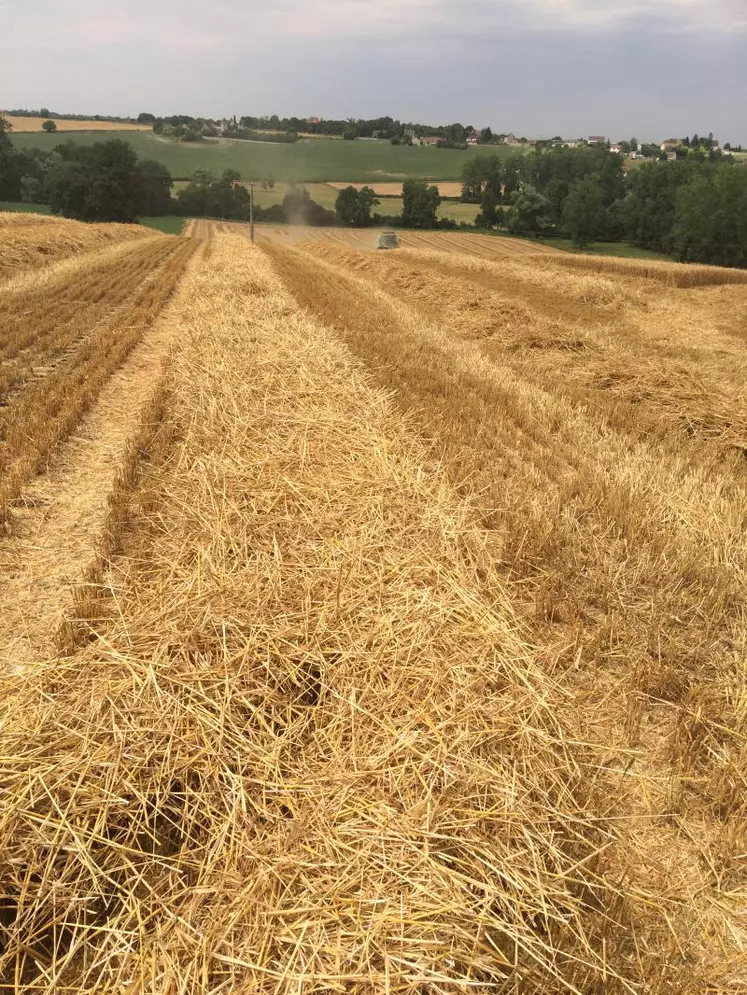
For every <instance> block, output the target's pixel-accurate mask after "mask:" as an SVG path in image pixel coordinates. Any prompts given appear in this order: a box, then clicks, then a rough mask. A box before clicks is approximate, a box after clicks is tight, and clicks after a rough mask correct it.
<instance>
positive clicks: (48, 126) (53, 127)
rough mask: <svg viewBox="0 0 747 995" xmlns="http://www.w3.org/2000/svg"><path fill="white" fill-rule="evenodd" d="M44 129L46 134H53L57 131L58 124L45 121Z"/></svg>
mask: <svg viewBox="0 0 747 995" xmlns="http://www.w3.org/2000/svg"><path fill="white" fill-rule="evenodd" d="M42 128H43V129H44V131H46V132H47V133H48V134H51V132H53V131H57V125H56V124H55V123H54V121H45V122H44V123H43V124H42Z"/></svg>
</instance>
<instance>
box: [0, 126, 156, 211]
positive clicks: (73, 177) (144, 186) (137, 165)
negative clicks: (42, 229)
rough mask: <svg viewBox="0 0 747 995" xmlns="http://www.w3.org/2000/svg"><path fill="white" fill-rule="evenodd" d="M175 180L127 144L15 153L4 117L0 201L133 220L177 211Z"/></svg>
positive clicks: (66, 146) (65, 145)
mask: <svg viewBox="0 0 747 995" xmlns="http://www.w3.org/2000/svg"><path fill="white" fill-rule="evenodd" d="M172 186H173V180H172V178H171V175H170V173H169V171H168V169H166V167H165V166H164V165H162V164H161V163H160V162H156V161H155V160H152V159H142V160H141V159H138V157H137V155H136V154H135V150H134V149H133V148H132V146H131V145H130V144H129V143H128V142H124V141H122V140H121V139H116V138H115V139H111V140H110V141H106V142H96V143H94V144H93V145H78V144H76V143H75V142H72V141H70V142H65V143H61V144H59V145H57V146H56V147H55V149H54V151H53V152H46V151H42V150H40V149H29V150H25V149H16V148H15V146H14V145H13V143H12V142H11V140H10V126H9V124H8V122H7V121H6V119H5V118H3V117H0V200H5V201H23V202H25V203H29V204H48V205H49V206H50V208H51V209H52V211H53V212H54V213H56V214H62V215H64V216H65V217H68V218H76V219H78V220H79V221H119V222H131V221H135V220H136V219H137V218H139V217H142V216H158V215H163V214H169V213H172V209H173V206H174V204H173V200H172V197H171V189H172Z"/></svg>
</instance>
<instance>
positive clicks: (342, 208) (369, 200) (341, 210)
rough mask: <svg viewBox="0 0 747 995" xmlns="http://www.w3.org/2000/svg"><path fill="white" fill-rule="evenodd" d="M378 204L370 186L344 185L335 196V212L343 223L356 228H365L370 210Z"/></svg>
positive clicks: (370, 220) (369, 218) (370, 219)
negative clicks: (357, 188) (358, 188)
mask: <svg viewBox="0 0 747 995" xmlns="http://www.w3.org/2000/svg"><path fill="white" fill-rule="evenodd" d="M377 204H379V199H378V197H377V196H376V194H375V193H374V191H373V190H372V189H371V188H370V187H362V188H361V189H360V190H356V188H355V187H352V186H350V187H345V189H344V190H341V191H340V193H339V194H338V196H337V201H336V202H335V213H336V214H337V217H338V218H339V219H340V221H342V223H343V224H346V225H353V226H355V227H356V228H367V227H368V226H369V225H370V224H371V222H372V218H371V211H372V210H373V208H374V207H376V206H377Z"/></svg>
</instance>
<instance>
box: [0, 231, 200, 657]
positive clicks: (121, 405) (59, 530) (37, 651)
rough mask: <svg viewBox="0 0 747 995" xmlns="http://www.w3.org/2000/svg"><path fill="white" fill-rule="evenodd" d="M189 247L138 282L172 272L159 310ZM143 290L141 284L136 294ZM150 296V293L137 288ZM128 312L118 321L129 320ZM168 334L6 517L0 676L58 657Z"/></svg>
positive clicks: (135, 360) (114, 382)
mask: <svg viewBox="0 0 747 995" xmlns="http://www.w3.org/2000/svg"><path fill="white" fill-rule="evenodd" d="M195 247H196V242H195V241H193V240H190V242H189V243H182V244H181V245H178V246H177V247H176V249H175V252H174V253H172V254H167V255H166V257H165V261H164V260H163V259H162V260H160V266H159V267H158V268H157V269H155V270H154V271H153V272H152V273H151V275H150V276H149V277H146V278H145V281H146V282H147V283H149V284H150V285H151V286H152V287H153V291H152V293H153V294H156V290H155V285H156V283H157V281H158V276H159V274H160V273H162V272H163V271H164V270H165V269H166V268H168V269H170V271H171V272H170V276H169V279H168V282H167V285H166V286H165V287H163V288H162V290H161V294H160V301H159V300H158V299H155V300H151V305H153V304H155V307H156V308H157V309H158V310H161V309H162V307H163V306H164V305H165V304H166V302H167V301H168V299H169V298H170V297H171V295H172V293H173V290H174V286H175V281H176V280H178V279H179V278H180V275H181V273H182V272H183V270H184V267H185V266H186V265H190V262H189V261H190V259H191V258H192V259H194V258H195V257H194V256H193V252H194V249H195ZM141 286H142V284H141ZM143 290H144V292H146V293H147V292H148V287H147V285H146V286H145V287H143ZM127 311H128V309H127V305H126V303H125V302H121V303H120V304H119V305H118V306H117V307H116V308H115V317H119V316H120V314H119V313H120V312H121V317H122V318H123V319H124V320H127V319H128V314H127V313H126V312H127ZM171 334H172V331H171V326H169V325H168V323H166V322H163V321H159V320H157V319H156V320H154V321H149V322H147V323H146V325H145V326H144V327H143V330H142V335H141V336H140V337H139V341H137V343H136V344H134V345H133V346H131V348H130V349H129V350H128V351H127V352H126V354H125V355H124V357H123V358H122V361H121V362H120V363H119V364H118V365H117V367H116V368H115V369H114V370H113V371H112V372H111V374H110V375H109V376H108V378H107V379H106V381H105V383H104V384H103V386H102V387H101V389H100V391H99V393H98V396H97V397H96V399H95V401H94V403H93V405H92V406H91V407H90V409H89V410H88V412H87V413H86V414H85V415H84V416H83V417H82V419H81V420H80V422H79V424H78V426H77V430H76V431H75V434H74V435H70V436H69V437H68V438H67V439H65V440H64V441H62V442H60V443H59V444H58V445H57V446H56V448H55V449H54V450H53V452H52V454H51V457H50V459H49V464H48V468H47V471H46V472H44V473H41V474H40V475H38V476H36V477H34V478H33V479H32V480H31V481H30V482H29V483H27V484H26V486H25V487H24V488H23V494H22V500H20V501H18V502H16V503H15V507H14V508H13V510H12V530H11V534H10V535H8V536H6V537H4V538H2V539H0V575H2V576H3V578H4V583H3V585H2V588H1V589H0V669H2V668H13V669H19V670H20V669H22V668H24V667H25V666H27V665H29V664H31V663H33V662H34V661H36V660H43V659H49V658H50V657H52V656H53V655H54V654H55V653H56V647H57V636H58V633H59V629H60V625H61V623H62V622H63V620H64V618H65V614H66V612H67V611H68V610H69V608H70V607H71V605H72V598H73V586H74V585H75V584H77V583H78V582H79V581H80V580H81V578H82V575H83V573H84V571H85V569H86V567H87V566H89V565H90V563H91V561H92V559H93V558H94V556H95V553H96V548H97V542H98V539H99V536H100V534H101V530H102V527H103V526H104V523H105V520H106V515H107V498H108V496H109V494H110V493H111V491H112V486H113V484H114V482H115V479H116V476H117V473H118V471H119V469H120V465H121V462H122V459H123V455H124V453H125V450H126V446H127V444H128V442H129V441H130V440H131V439H132V437H133V436H134V435H135V433H136V431H137V428H138V426H139V424H140V420H141V417H142V414H143V412H144V410H145V408H146V406H147V404H148V401H149V399H150V398H151V396H152V394H153V391H154V388H155V386H156V384H157V383H158V381H159V378H160V375H161V371H162V367H163V363H164V361H165V359H166V357H167V355H168V352H169V349H170V347H171Z"/></svg>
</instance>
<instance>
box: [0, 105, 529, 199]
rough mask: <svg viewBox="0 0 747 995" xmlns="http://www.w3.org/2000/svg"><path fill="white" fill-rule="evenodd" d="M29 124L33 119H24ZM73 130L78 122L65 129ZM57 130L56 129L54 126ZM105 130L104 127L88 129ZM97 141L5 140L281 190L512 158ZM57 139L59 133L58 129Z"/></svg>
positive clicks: (85, 133) (85, 136)
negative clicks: (128, 148)
mask: <svg viewBox="0 0 747 995" xmlns="http://www.w3.org/2000/svg"><path fill="white" fill-rule="evenodd" d="M26 120H27V121H28V120H33V119H28V118H27V119H26ZM72 123H73V124H75V125H77V126H78V128H81V127H82V124H83V122H79V121H76V122H72ZM57 124H58V127H59V124H60V122H59V121H58V122H57ZM92 124H100V125H102V126H103V125H106V124H107V122H92ZM143 127H145V130H142V129H143ZM106 130H107V131H108V134H107V135H106V136H102V135H101V134H100V133H99V134H97V133H96V132H95V131H93V130H69V131H68V130H65V132H64V134H61V133H60V132H57V133H56V134H54V133H53V134H46V133H45V132H39V133H30V132H28V131H26V132H24V131H21V130H20V129H19V130H17V131H15V133H11V137H12V138H13V142H14V144H16V145H17V146H19V147H24V148H32V147H37V148H42V149H48V150H51V149H53V148H54V147H55V145H57V144H59V143H60V142H61V141H75V142H81V143H84V144H91V143H92V142H97V141H101V140H102V137H107V138H123V139H125V140H126V141H128V142H130V143H131V144H132V146H133V147H134V149H135V151H136V152H137V154H138V156H139V157H140V158H141V159H155V160H157V161H158V162H162V163H163V164H164V166H166V167H167V169H168V170H169V172H170V173H171V175H172V176H173V177H174V179H188V178H189V177H191V176H192V174H193V173H194V171H195V170H196V169H209V170H211V171H212V172H214V173H221V172H222V171H223V170H224V169H235V170H236V171H237V172H238V173H240V174H241V177H242V179H245V180H249V179H263V178H265V177H267V176H272V177H274V178H275V179H276V180H281V181H285V182H291V181H297V182H303V181H308V182H320V181H321V182H324V181H327V180H330V181H338V182H344V181H349V182H360V183H365V182H379V183H381V182H397V181H402V180H406V179H408V178H417V179H425V180H458V179H460V177H461V175H462V170H463V168H464V164H465V163H466V162H467V161H468V160H470V159H472V158H474V157H475V156H476V155H501V156H509V155H516V154H517V150H516V149H513V148H510V147H507V146H501V145H494V146H490V147H484V148H481V147H479V146H478V147H475V148H469V149H438V148H428V147H421V148H411V147H408V146H402V145H392V144H391V142H389V141H374V140H371V141H360V140H358V141H352V142H343V141H324V140H321V139H317V138H309V139H302V140H300V141H298V142H295V143H293V144H287V145H275V144H271V143H267V142H263V143H260V142H248V141H239V140H236V139H230V138H218V139H207V140H204V141H201V142H177V141H173V140H171V139H168V138H164V137H162V136H159V135H155V134H154V133H153V132H152V131H151V130H150V128H148V127H147V126H142V125H137V126H132V128H131V129H129V130H126V129H123V128H122V127H118V128H116V129H111V128H108V129H106ZM60 131H62V129H60Z"/></svg>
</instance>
